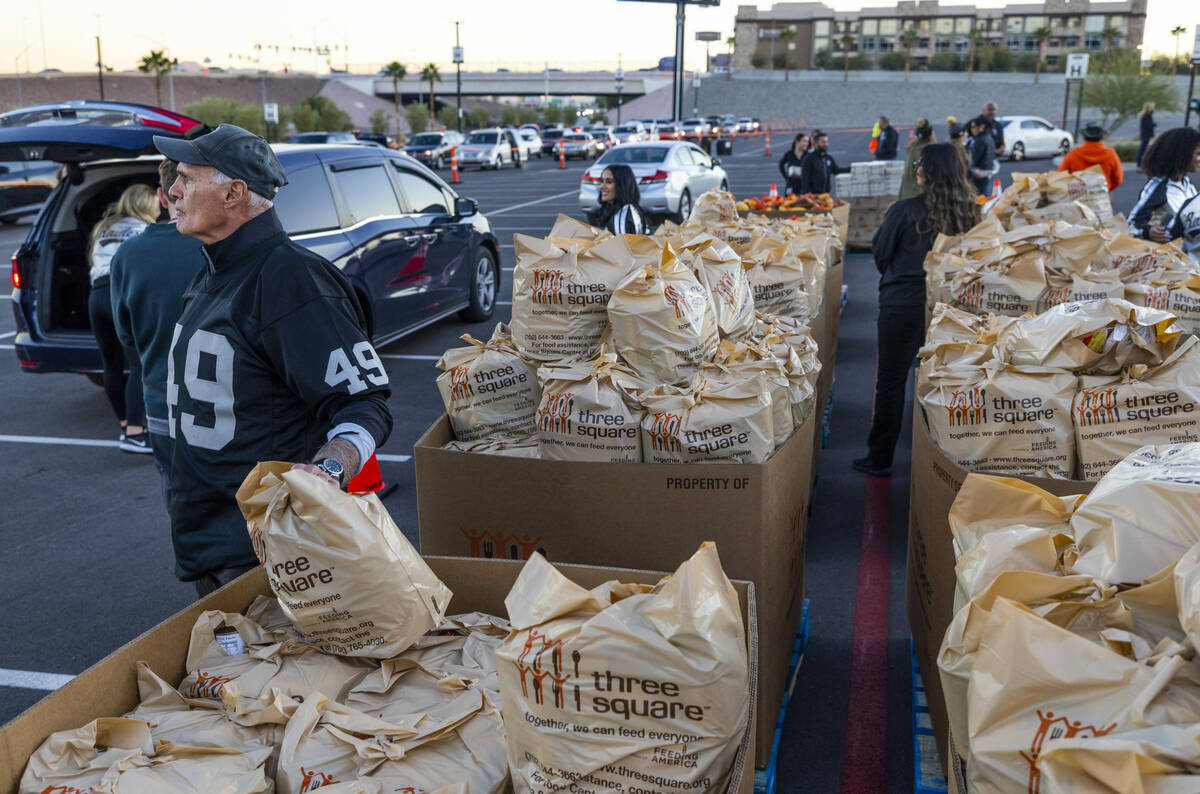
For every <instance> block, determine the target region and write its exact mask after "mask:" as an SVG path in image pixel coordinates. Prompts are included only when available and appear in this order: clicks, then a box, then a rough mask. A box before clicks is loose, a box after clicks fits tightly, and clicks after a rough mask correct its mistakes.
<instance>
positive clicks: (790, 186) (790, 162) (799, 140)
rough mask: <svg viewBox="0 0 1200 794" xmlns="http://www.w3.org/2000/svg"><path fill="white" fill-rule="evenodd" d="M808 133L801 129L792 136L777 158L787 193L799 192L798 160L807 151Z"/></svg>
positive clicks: (802, 157) (801, 158)
mask: <svg viewBox="0 0 1200 794" xmlns="http://www.w3.org/2000/svg"><path fill="white" fill-rule="evenodd" d="M808 145H809V139H808V133H807V132H804V131H803V130H801V131H800V132H797V133H796V137H795V138H792V145H791V146H790V147H788V150H787V151H786V152H784V153H783V157H782V158H781V159H780V160H779V174H780V175H781V176H782V177H783V180H784V183H785V184H786V185H787V192H788V193H799V192H800V161H801V160H803V159H804V155H805V154H807V153H808Z"/></svg>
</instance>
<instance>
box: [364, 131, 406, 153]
mask: <svg viewBox="0 0 1200 794" xmlns="http://www.w3.org/2000/svg"><path fill="white" fill-rule="evenodd" d="M354 137H355V138H358V139H359V140H360V141H374V142H375V143H377V144H379V145H380V146H383V147H385V148H388V149H395V148H396V139H395V138H393V137H392V136H390V135H386V134H384V133H382V132H371V131H370V130H355V131H354Z"/></svg>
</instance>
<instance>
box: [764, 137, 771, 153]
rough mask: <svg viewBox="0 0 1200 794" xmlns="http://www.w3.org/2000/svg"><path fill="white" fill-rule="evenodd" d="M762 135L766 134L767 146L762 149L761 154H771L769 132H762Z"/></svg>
mask: <svg viewBox="0 0 1200 794" xmlns="http://www.w3.org/2000/svg"><path fill="white" fill-rule="evenodd" d="M764 135H766V136H767V148H765V149H763V155H765V156H766V157H770V156H771V133H769V132H767V133H764Z"/></svg>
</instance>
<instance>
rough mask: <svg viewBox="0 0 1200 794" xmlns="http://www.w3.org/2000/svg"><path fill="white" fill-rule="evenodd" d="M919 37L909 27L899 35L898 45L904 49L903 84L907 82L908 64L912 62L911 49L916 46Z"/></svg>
mask: <svg viewBox="0 0 1200 794" xmlns="http://www.w3.org/2000/svg"><path fill="white" fill-rule="evenodd" d="M920 40H921V37H920V36H918V35H917V31H915V30H913V29H912V28H911V27H908V28H905V29H904V32H903V33H901V34H900V44H901V45H902V46H903V47H904V82H906V83H907V82H908V64H909V61H911V60H912V48H913V47H915V46H916V44H917V42H918V41H920Z"/></svg>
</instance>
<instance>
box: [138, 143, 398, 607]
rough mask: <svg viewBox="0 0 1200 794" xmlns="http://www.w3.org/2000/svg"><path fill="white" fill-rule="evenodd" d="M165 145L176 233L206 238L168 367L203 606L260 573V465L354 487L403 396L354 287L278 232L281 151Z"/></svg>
mask: <svg viewBox="0 0 1200 794" xmlns="http://www.w3.org/2000/svg"><path fill="white" fill-rule="evenodd" d="M154 143H155V146H157V147H158V150H159V151H160V152H162V153H163V154H164V155H166V156H167V157H169V158H171V159H172V160H175V161H177V162H178V163H179V178H178V180H177V181H176V182H175V184H174V185H172V186H171V188H170V194H171V196H172V197H173V198H174V199H175V201H176V208H177V214H178V221H177V223H178V228H179V231H180V232H181V233H182V234H185V235H187V236H189V237H194V238H196V239H198V240H200V241H201V242H203V243H204V248H203V254H204V259H205V267H204V268H203V269H202V270H201V271H200V272H199V273H198V274H197V276H196V278H195V279H194V280H193V281H192V283H191V284H190V285H189V286H188V288H187V291H186V292H185V293H184V296H183V314H182V316H181V317H180V319H179V323H178V324H177V325H176V326H175V334H174V339H173V341H172V345H171V355H170V358H169V364H168V373H167V404H168V410H169V413H170V417H169V421H170V429H171V435H172V437H173V438H174V439H175V452H174V457H173V460H172V467H171V480H170V496H169V502H170V511H171V536H172V541H173V542H174V545H175V573H176V576H178V577H179V578H180V579H182V580H184V581H189V582H194V583H195V585H196V591H197V592H198V593H199V594H200V595H201V596H203V595H206V594H207V593H209V592H211V591H212V590H214V589H216V588H217V587H220V586H221V585H222V584H225V583H226V582H228V581H231V580H232V579H234V578H235V577H237V576H238V575H240V574H241V573H243V572H245V571H247V570H249V569H250V568H253V567H254V566H255V565H256V564H257V560H256V558H255V556H254V551H253V549H252V548H251V545H250V539H249V536H248V534H247V532H246V522H245V520H244V519H243V517H242V514H241V511H240V510H239V509H238V506H237V502H236V500H235V494H236V492H237V489H238V486H239V485H241V483H242V480H243V479H244V478H245V476H246V475H247V474H248V473H249V472H250V470H251V469H252V468H253V467H254V465H255V464H256V463H258V462H259V461H263V460H290V461H294V462H297V463H298V464H299V467H300V468H304V469H306V470H308V471H309V472H311V473H312V474H313V475H314V476H319V477H325V478H327V479H329V480H331V481H334V482H337V483H338V484H339V485H341V486H342V487H345V485H346V483H347V482H348V481H349V479H350V478H351V477H352V476H354V474H356V473H357V472H358V471H359V469H360V468H361V465H362V464H363V463H364V462H365V461H366V460H367V458H369V457H370V456H371V455H372V454H373V453H374V451H375V447H376V446H377V445H379V444H382V443H383V442H384V441H385V440H386V439H387V436H388V434H389V433H390V432H391V428H392V417H391V414H390V412H389V411H388V407H387V398H388V396H389V394H390V390H389V388H388V376H387V372H386V371H385V370H384V368H383V362H382V361H381V360H380V358H379V356H378V354H376V352H375V349H374V348H373V347H372V346H371V340H370V339H369V338H368V336H367V331H366V327H367V316H366V314H365V311H366V309H365V308H364V307H363V306H361V305H359V302H358V299H357V297H356V295H355V293H354V290H353V289H352V288H351V286H350V284H349V283H348V282H347V281H346V279H345V278H344V277H343V276H342V274H341V272H340V271H339V270H338V269H337V268H336V267H334V266H333V265H332V264H331V263H329V262H328V261H326V260H325V259H322V258H321V257H320V256H318V255H317V254H314V253H313V252H311V251H308V250H306V249H305V248H302V247H301V246H299V245H297V244H296V243H294V242H292V241H291V240H290V239H289V238H288V236H287V234H286V233H285V232H284V230H283V227H282V226H281V225H280V223H279V218H278V217H277V216H276V214H275V210H274V209H273V207H272V202H271V200H272V199H273V198H274V196H275V192H276V191H277V190H278V189H279V188H280V187H281V186H283V185H285V184H287V178H286V177H285V175H284V171H283V167H282V166H281V165H280V164H279V160H278V159H277V158H276V157H275V153H274V152H273V151H271V147H270V145H268V144H267V142H266V141H265V140H263V139H262V138H260V137H259V136H257V135H254V134H253V133H251V132H248V131H246V130H244V129H242V128H240V127H235V126H233V125H231V124H222V125H221V126H219V127H218V128H217V129H215V130H213V131H212V132H210V133H208V134H207V135H203V136H201V137H198V138H196V139H194V140H180V139H175V138H164V137H161V136H157V137H155V139H154Z"/></svg>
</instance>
